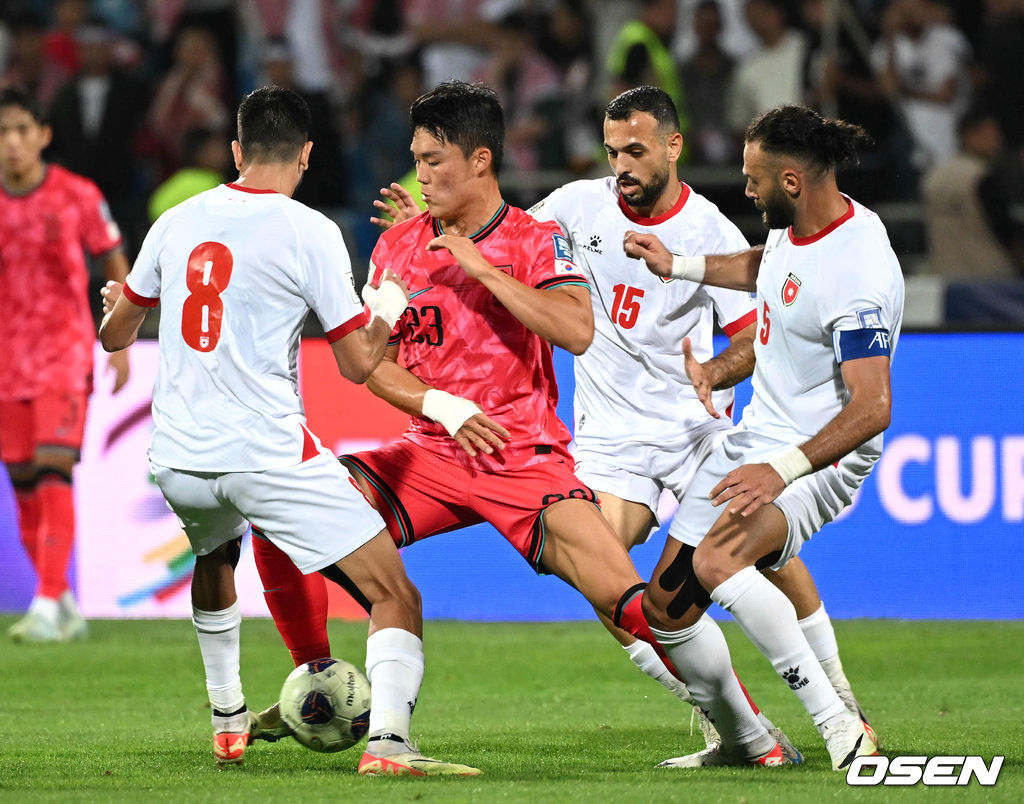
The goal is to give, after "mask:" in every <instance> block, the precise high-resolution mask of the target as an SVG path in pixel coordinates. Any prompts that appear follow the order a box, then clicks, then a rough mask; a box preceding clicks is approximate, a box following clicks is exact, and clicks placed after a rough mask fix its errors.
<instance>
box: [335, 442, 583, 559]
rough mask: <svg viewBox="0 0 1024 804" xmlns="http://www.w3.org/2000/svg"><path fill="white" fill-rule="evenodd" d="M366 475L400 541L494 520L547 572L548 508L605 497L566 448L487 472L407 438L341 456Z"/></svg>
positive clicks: (499, 528)
mask: <svg viewBox="0 0 1024 804" xmlns="http://www.w3.org/2000/svg"><path fill="white" fill-rule="evenodd" d="M341 461H342V462H343V463H345V464H347V465H348V466H349V467H350V468H354V469H358V470H359V471H361V472H362V473H363V475H364V476H365V477H366V480H367V482H368V483H369V485H370V488H371V489H372V490H373V497H374V500H375V501H376V505H377V509H378V510H379V511H380V514H381V516H382V517H384V521H385V522H386V523H387V526H388V530H389V531H390V532H391V536H392V537H393V538H394V540H395V544H397V545H398V546H399V547H405V546H406V545H407V544H412V543H413V542H415V541H419V540H420V539H425V538H427V537H428V536H433V535H434V534H435V533H444V532H445V531H449V530H456V529H457V528H464V527H466V526H468V525H476V524H479V523H480V522H490V523H491V524H492V525H493V526H494V527H495V528H496V529H497V530H498V532H499V533H501V535H502V536H504V537H505V538H506V539H507V540H508V541H509V543H510V544H511V545H512V546H513V547H514V548H515V549H516V550H518V551H519V554H520V555H522V557H523V558H525V559H526V560H527V561H529V562H530V565H531V566H532V567H533V568H534V569H535V570H536V571H537V572H543V571H544V570H543V567H542V565H541V555H542V554H543V552H544V523H543V521H542V520H541V518H540V514H541V512H542V511H543V510H544V509H545V508H547V507H548V506H549V505H551V504H552V503H556V502H559V501H560V500H565V499H577V500H589V501H590V502H593V503H597V496H596V495H595V494H594V492H593V491H591V490H590V489H589V488H587V487H586V486H585V485H584V484H583V483H581V482H580V481H579V480H578V479H577V477H576V475H574V474H573V472H572V466H571V464H570V463H569V462H568V461H567V460H566V459H565V458H563V457H562V456H560V455H552V456H551V460H550V461H546V462H544V463H537V464H533V465H532V466H528V467H525V468H523V469H506V470H504V471H501V472H483V471H478V470H475V469H472V468H467V467H464V466H461V465H459V464H455V463H453V462H451V461H448V460H445V459H443V458H439V457H438V456H437V455H435V454H433V453H432V452H430V451H429V450H426V449H424V448H423V447H420V446H418V445H416V444H413V443H411V442H409V441H406V440H404V439H403V440H401V441H397V442H395V443H394V444H388V445H387V446H384V447H380V448H379V449H374V450H369V451H367V452H357V453H355V454H352V455H343V456H341Z"/></svg>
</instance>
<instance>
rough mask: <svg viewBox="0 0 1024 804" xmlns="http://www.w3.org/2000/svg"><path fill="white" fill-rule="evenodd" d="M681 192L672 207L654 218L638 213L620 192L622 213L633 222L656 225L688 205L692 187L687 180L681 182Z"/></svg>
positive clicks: (642, 224)
mask: <svg viewBox="0 0 1024 804" xmlns="http://www.w3.org/2000/svg"><path fill="white" fill-rule="evenodd" d="M679 187H680V190H681V192H680V193H679V198H678V199H676V202H675V203H674V204H673V205H672V209H670V210H667V211H666V212H662V213H661V214H660V215H658V216H656V217H654V218H645V217H643V216H642V215H637V214H636V213H635V212H634V211H633V210H632V209H631V208H630V206H629V204H627V203H626V202H625V200H624V199H623V198H622V193H618V197H619V209H621V210H622V214H623V215H625V216H626V217H627V218H629V220H631V221H633V223H639V224H640V225H641V226H655V225H657V224H659V223H664V222H665V221H667V220H668V219H669V218H671V217H672V216H673V215H676V214H678V213H679V212H680V211H681V210H682V208H683V207H685V206H686V202H687V201H688V200H689V199H690V187H689V185H687V184H686V182H682V181H681V182H679Z"/></svg>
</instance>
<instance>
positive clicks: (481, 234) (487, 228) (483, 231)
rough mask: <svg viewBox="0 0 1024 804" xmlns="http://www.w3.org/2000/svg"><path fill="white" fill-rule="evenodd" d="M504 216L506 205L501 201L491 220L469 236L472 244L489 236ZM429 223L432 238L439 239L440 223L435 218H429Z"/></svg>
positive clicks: (440, 232) (442, 228)
mask: <svg viewBox="0 0 1024 804" xmlns="http://www.w3.org/2000/svg"><path fill="white" fill-rule="evenodd" d="M506 215H508V203H507V202H505V201H502V202H501V206H500V207H498V211H497V212H495V213H494V215H493V216H491V219H490V220H489V221H487V223H485V224H484V225H483V226H481V227H480V229H479V230H477V232H476V233H475V234H472V235H470V236H469V239H470V240H472V241H473V242H474V243H479V242H480V241H481V240H483V239H484V238H485V237H487V235H489V234H490V233H491V232H493V231H494V230H495V229H497V228H498V227H499V226H500V225H501V222H502V221H503V220H505V216H506ZM431 222H432V223H433V226H434V237H440V236H441V235H443V234H444V227H443V226H441V221H439V220H438V219H437V218H431Z"/></svg>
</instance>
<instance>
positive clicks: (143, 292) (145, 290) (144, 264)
mask: <svg viewBox="0 0 1024 804" xmlns="http://www.w3.org/2000/svg"><path fill="white" fill-rule="evenodd" d="M165 215H166V213H165ZM164 224H165V219H164V217H163V216H161V217H160V218H159V219H158V220H157V221H156V223H154V224H153V225H152V226H151V227H150V229H149V232H147V233H146V238H145V240H143V241H142V248H140V249H139V255H138V256H137V257H136V258H135V264H134V265H132V270H131V272H130V273H129V274H128V277H127V278H126V279H125V281H124V282H125V285H126V287H127V288H128V291H127V295H128V297H129V298H131V297H132V295H133V294H134V296H136V297H137V298H138V299H159V298H160V260H159V257H160V248H161V245H162V243H163V237H164V230H165V229H166V226H165V225H164ZM132 301H136V299H132Z"/></svg>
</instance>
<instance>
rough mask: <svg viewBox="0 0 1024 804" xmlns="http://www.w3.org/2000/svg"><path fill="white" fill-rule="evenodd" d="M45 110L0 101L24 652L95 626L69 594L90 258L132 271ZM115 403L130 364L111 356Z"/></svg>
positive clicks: (0, 336)
mask: <svg viewBox="0 0 1024 804" xmlns="http://www.w3.org/2000/svg"><path fill="white" fill-rule="evenodd" d="M50 134H51V132H50V127H49V126H47V125H46V124H45V123H44V121H43V116H42V111H41V108H40V106H39V105H38V104H37V103H36V102H35V100H33V99H32V98H30V97H29V96H28V95H27V94H25V93H24V92H23V91H22V90H19V89H14V88H8V89H4V90H0V293H2V294H3V297H4V298H5V299H7V300H8V301H9V304H8V310H7V312H6V313H5V314H4V316H3V317H2V319H0V355H3V359H0V458H2V460H3V462H4V464H6V466H7V472H8V474H9V475H10V478H11V481H12V483H13V484H14V489H15V497H16V499H17V505H18V520H19V526H20V530H21V540H22V543H23V544H24V546H25V552H26V553H27V554H28V557H29V559H30V560H31V562H32V566H33V567H34V568H35V571H36V574H37V576H38V586H37V588H36V593H35V597H33V599H32V603H31V605H30V606H29V610H28V613H27V614H26V615H25V616H24V617H23V618H22V619H21V620H19V621H18V622H17V623H15V624H14V625H13V626H12V627H11V628H10V630H9V631H8V635H9V636H10V637H11V638H12V639H14V640H16V641H30V642H58V641H66V640H70V639H80V638H82V637H85V636H86V635H87V633H88V627H87V625H86V622H85V620H84V619H82V616H81V615H80V614H79V612H78V607H77V605H76V603H75V598H74V595H73V593H72V591H71V589H70V588H69V586H68V581H67V570H68V563H69V561H70V558H71V552H72V548H73V545H74V538H75V505H74V494H73V489H72V485H71V477H72V471H73V469H74V466H75V464H76V463H77V462H78V458H79V452H80V450H81V447H82V434H83V432H84V430H85V411H86V404H87V401H88V397H89V393H90V391H91V388H92V371H93V359H92V354H93V345H94V344H95V342H96V336H95V330H94V328H93V320H92V313H91V312H90V306H89V298H88V294H89V277H88V271H87V269H86V264H85V255H84V254H83V248H84V249H85V250H86V251H88V252H89V254H90V255H91V256H92V257H93V258H94V259H95V260H97V261H98V262H99V263H100V264H101V265H102V266H103V268H104V270H105V272H106V275H107V277H108V278H109V279H114V280H118V281H120V280H123V279H124V277H125V275H126V274H127V272H128V262H127V260H126V259H125V257H124V254H123V253H122V252H121V248H120V244H121V235H120V233H119V232H118V228H117V225H116V224H115V223H114V221H113V219H112V218H111V217H110V215H109V212H108V210H107V205H106V203H105V202H104V200H103V196H102V195H101V193H100V191H99V190H98V189H97V187H96V185H95V184H93V183H92V182H91V181H89V180H88V179H86V178H84V177H82V176H78V175H75V174H74V173H71V172H69V171H67V170H65V169H64V168H62V167H60V166H58V165H52V164H47V163H46V162H45V161H43V157H42V154H43V149H44V148H45V147H46V145H47V143H48V141H49V139H50ZM108 369H111V370H113V371H114V372H115V374H116V377H115V380H114V390H115V392H116V391H118V390H120V388H121V387H122V386H123V385H124V384H125V383H126V382H127V381H128V355H127V353H121V354H118V355H112V356H111V360H110V362H109V364H108Z"/></svg>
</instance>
